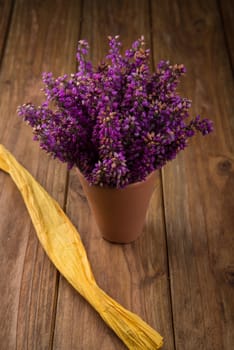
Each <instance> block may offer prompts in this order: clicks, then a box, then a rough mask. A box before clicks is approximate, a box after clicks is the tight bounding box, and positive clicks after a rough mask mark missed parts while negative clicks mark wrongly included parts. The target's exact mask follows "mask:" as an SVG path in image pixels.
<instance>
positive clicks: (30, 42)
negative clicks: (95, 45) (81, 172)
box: [0, 0, 79, 350]
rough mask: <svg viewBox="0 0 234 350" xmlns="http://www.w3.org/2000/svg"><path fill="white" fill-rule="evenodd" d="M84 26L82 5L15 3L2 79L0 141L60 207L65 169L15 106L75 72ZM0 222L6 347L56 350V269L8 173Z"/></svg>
mask: <svg viewBox="0 0 234 350" xmlns="http://www.w3.org/2000/svg"><path fill="white" fill-rule="evenodd" d="M51 14H53V16H51ZM77 22H78V23H79V3H78V2H77V1H70V2H69V3H67V2H63V1H49V2H46V1H45V2H41V1H23V0H21V1H20V0H18V1H16V3H15V7H14V13H13V17H12V23H11V27H10V32H9V37H8V41H7V46H6V48H5V53H4V59H3V62H2V70H1V75H0V95H1V99H0V121H1V123H0V142H1V143H3V144H4V145H5V146H6V147H7V148H8V149H10V151H12V152H13V154H14V155H16V157H17V159H18V160H19V161H20V162H22V163H23V164H24V165H25V166H26V168H27V169H28V170H29V171H30V172H31V173H32V174H33V175H34V176H35V177H36V178H37V179H38V181H39V182H40V183H41V184H42V185H43V186H44V187H45V188H46V189H47V190H48V191H49V192H50V193H51V194H52V196H54V198H56V199H57V200H58V201H59V202H60V203H61V205H63V202H64V193H65V182H66V166H64V165H60V164H58V163H57V162H55V161H54V160H52V159H50V158H49V157H48V156H47V155H46V154H44V153H43V152H42V151H41V150H40V149H39V146H38V144H36V143H34V142H33V141H32V133H31V129H30V128H28V127H27V126H26V125H24V123H23V122H22V121H21V120H20V119H19V118H18V116H17V115H16V108H17V106H18V105H19V104H22V103H24V102H27V101H30V100H31V101H32V102H34V103H39V102H41V101H42V94H40V88H41V87H42V83H41V77H40V76H41V72H42V71H44V70H48V71H53V72H54V73H55V74H57V73H63V72H64V71H67V70H68V71H69V70H72V69H74V67H75V62H74V60H73V58H72V57H74V55H75V50H76V40H77V37H78V28H79V25H77ZM68 37H69V38H70V40H67V38H68ZM64 52H65V53H66V54H64ZM0 218H1V219H0V241H1V245H0V265H1V279H0V295H1V303H0V348H1V350H12V349H16V348H17V349H40V350H41V349H49V348H50V343H51V341H52V334H53V332H52V330H53V325H54V308H55V306H56V293H57V271H56V269H55V268H54V266H53V265H52V264H51V263H50V261H49V259H48V258H47V257H46V255H45V254H44V252H43V250H42V248H41V246H40V245H39V243H38V240H37V238H36V234H35V231H34V229H33V227H32V225H31V222H30V218H29V216H28V213H27V211H26V208H25V206H24V204H23V201H22V199H21V198H20V194H19V193H18V190H17V188H16V187H15V185H14V184H13V183H12V181H11V179H10V178H9V177H8V176H7V175H5V174H3V173H2V172H1V173H0Z"/></svg>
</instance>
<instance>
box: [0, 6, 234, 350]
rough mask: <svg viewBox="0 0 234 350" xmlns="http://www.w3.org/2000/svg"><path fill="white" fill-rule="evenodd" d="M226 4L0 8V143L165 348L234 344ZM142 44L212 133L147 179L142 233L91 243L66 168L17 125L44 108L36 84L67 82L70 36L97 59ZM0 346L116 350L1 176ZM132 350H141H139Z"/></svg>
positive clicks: (106, 285) (72, 48)
mask: <svg viewBox="0 0 234 350" xmlns="http://www.w3.org/2000/svg"><path fill="white" fill-rule="evenodd" d="M231 4H232V1H231V0H224V1H221V0H220V1H215V0H206V1H203V0H200V1H198V0H195V1H192V0H191V1H189V0H187V1H186V0H184V1H183V0H171V1H170V0H161V1H160V0H151V1H150V0H149V1H147V0H145V1H144V0H119V1H117V0H116V1H114V0H112V1H111V0H106V1H103V0H96V1H95V0H83V1H82V0H67V1H66V0H44V1H41V0H29V1H27V0H15V1H13V0H12V1H11V0H5V1H4V0H3V1H0V143H2V144H4V145H5V146H6V147H7V148H8V149H9V150H10V151H11V152H13V154H14V155H15V156H16V157H17V159H18V160H19V161H20V162H21V163H22V164H23V165H24V166H25V167H26V168H27V169H28V170H29V171H30V172H31V173H32V174H33V175H34V176H35V177H36V179H37V180H38V181H39V182H40V183H41V184H42V185H43V186H44V187H45V188H46V189H47V190H48V192H49V193H50V194H51V195H52V196H53V197H54V198H55V199H56V200H58V201H59V203H60V204H61V206H62V207H63V208H64V209H65V211H66V213H67V214H68V216H69V217H70V218H71V219H72V221H73V223H74V224H75V225H76V227H77V228H78V230H79V232H80V235H81V237H82V240H83V242H84V244H85V247H86V249H87V253H88V256H89V259H90V262H91V265H92V268H93V271H94V274H95V276H96V279H97V281H98V283H99V285H100V286H101V287H102V288H103V289H104V290H105V291H106V292H108V293H109V294H110V295H111V296H112V297H114V298H116V300H118V301H119V302H120V303H121V304H122V305H124V306H125V307H127V308H128V309H130V310H132V311H134V312H136V313H137V314H139V315H140V316H141V317H142V318H143V319H144V320H145V321H147V322H148V323H149V324H150V325H151V326H152V327H154V328H155V329H157V330H158V331H159V332H160V333H161V334H162V335H163V336H164V338H165V345H164V349H165V350H221V349H223V350H232V349H233V346H234V345H233V344H234V331H233V329H234V322H233V320H234V293H233V287H234V259H233V252H234V245H233V231H234V219H233V218H234V200H233V194H234V153H233V148H234V133H233V129H234V119H233V112H234V108H233V107H234V99H233V75H232V68H233V61H234V47H233V46H234V42H233V36H234V30H233V26H234V15H233V12H234V10H233V6H232V5H231ZM115 34H120V35H121V39H122V40H123V43H124V47H125V48H126V47H127V46H128V45H130V44H131V43H132V41H134V40H135V39H137V38H138V37H139V36H140V35H141V34H144V35H145V38H146V41H147V44H148V46H149V47H150V48H151V52H152V64H154V65H155V64H156V63H157V62H158V61H159V60H160V59H170V60H171V62H173V63H184V64H185V66H186V67H187V71H188V73H187V76H186V77H185V78H184V80H183V83H182V84H181V89H180V90H181V93H182V94H183V95H184V96H186V97H189V98H191V99H192V100H193V107H192V111H191V112H192V113H193V115H194V114H199V113H201V115H202V116H204V117H210V118H212V119H213V120H214V122H215V132H214V133H213V134H212V135H210V136H208V137H206V138H203V137H202V136H197V137H196V138H194V139H193V140H192V142H191V144H190V147H189V148H188V149H186V151H185V152H183V153H182V154H180V155H179V156H178V157H177V159H176V160H174V161H173V162H171V163H169V164H168V165H167V166H166V167H164V169H163V171H162V172H158V178H157V187H156V190H155V193H154V196H153V198H152V201H151V204H150V208H149V211H148V214H147V220H146V225H145V228H144V234H143V235H142V236H141V238H140V239H138V240H137V241H136V242H135V243H133V244H131V245H126V246H118V245H110V244H108V243H107V242H105V241H103V240H102V239H101V238H100V235H99V233H98V231H97V228H96V225H95V222H94V221H93V218H92V216H91V215H90V211H89V209H88V206H87V202H86V200H85V198H84V196H83V193H82V190H81V187H80V184H79V182H78V179H77V177H76V174H75V172H74V171H71V172H70V174H68V173H67V169H66V166H65V165H63V164H60V163H59V162H57V161H54V160H52V159H50V158H49V157H48V156H47V155H46V154H44V152H43V151H41V150H40V149H39V146H38V144H37V143H34V142H33V141H32V134H31V129H30V128H28V127H27V126H26V125H25V124H24V123H22V121H21V120H20V119H19V118H18V117H17V115H16V108H17V106H18V105H20V104H22V103H24V102H27V101H33V102H34V103H40V102H41V101H42V99H43V96H42V93H41V92H40V88H41V87H42V83H41V73H42V72H43V71H53V72H54V73H55V74H57V75H61V74H63V73H65V72H67V73H70V72H74V71H75V69H76V61H75V52H76V47H77V41H78V39H80V38H86V39H88V41H89V43H90V46H91V58H92V60H93V61H94V62H96V63H97V62H98V61H99V60H100V59H101V58H102V57H103V55H104V54H105V50H106V48H107V36H108V35H115ZM0 298H1V299H0V349H1V350H13V349H17V350H18V349H22V350H24V349H29V350H32V349H37V350H42V349H43V350H44V349H46V350H47V349H48V350H49V349H54V350H73V349H74V350H75V349H79V350H82V349H83V350H96V349H101V350H115V349H124V348H125V347H124V345H123V344H122V343H121V342H120V340H119V339H118V338H117V337H116V336H115V334H114V333H112V331H111V330H109V328H108V327H107V326H106V325H105V324H104V323H103V321H102V320H101V319H100V317H99V316H98V315H97V314H96V312H95V311H94V310H93V309H92V308H91V307H90V306H89V305H88V304H87V303H86V302H85V301H84V300H83V299H82V298H81V297H80V296H79V294H78V293H76V292H75V291H74V290H73V289H72V287H71V286H70V285H69V284H68V283H67V282H66V281H65V280H64V278H63V277H61V276H60V275H59V273H58V272H57V271H56V269H55V268H54V266H53V265H52V264H51V262H50V261H49V259H48V258H47V256H46V255H45V253H44V251H43V249H42V248H41V246H40V244H39V243H38V240H37V237H36V234H35V231H34V228H33V226H32V224H31V221H30V218H29V215H28V213H27V211H26V209H25V206H24V203H23V201H22V199H21V196H20V194H19V192H18V190H17V189H16V187H15V185H14V184H13V182H12V180H11V179H10V177H9V176H7V175H6V174H4V173H3V172H0ZM143 350H144V349H143Z"/></svg>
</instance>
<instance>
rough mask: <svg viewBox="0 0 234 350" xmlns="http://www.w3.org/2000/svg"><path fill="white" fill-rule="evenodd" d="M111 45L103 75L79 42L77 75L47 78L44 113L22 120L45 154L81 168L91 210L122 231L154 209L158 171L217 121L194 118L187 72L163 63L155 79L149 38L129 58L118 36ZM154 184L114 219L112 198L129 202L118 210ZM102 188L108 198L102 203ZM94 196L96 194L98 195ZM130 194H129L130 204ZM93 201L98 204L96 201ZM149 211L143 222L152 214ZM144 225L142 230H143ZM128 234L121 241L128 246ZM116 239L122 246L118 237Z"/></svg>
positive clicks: (26, 112) (28, 112)
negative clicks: (184, 91)
mask: <svg viewBox="0 0 234 350" xmlns="http://www.w3.org/2000/svg"><path fill="white" fill-rule="evenodd" d="M108 39H109V52H108V54H107V55H106V57H105V60H104V61H103V62H101V63H100V64H99V65H98V66H97V68H94V67H93V65H92V64H91V62H89V61H88V60H87V55H88V50H89V46H88V43H87V41H85V40H80V41H79V44H78V49H77V55H76V57H77V60H78V70H77V72H76V73H74V74H70V75H63V76H61V77H58V78H55V77H54V76H53V75H52V73H44V74H43V82H44V84H45V87H44V89H43V90H44V92H45V95H46V100H45V102H44V103H43V104H42V105H41V106H39V107H36V106H35V105H33V104H31V103H27V104H24V105H22V106H20V107H19V109H18V113H19V115H20V116H21V117H23V118H24V120H25V121H26V122H27V123H29V124H30V125H31V126H32V128H33V132H34V139H35V140H37V141H39V142H40V146H41V148H42V149H44V150H45V151H47V152H48V153H50V154H52V155H53V156H54V157H56V158H58V159H60V160H61V161H63V162H66V163H67V164H68V167H69V169H71V168H72V167H73V166H75V167H77V168H78V169H79V177H80V180H81V183H82V184H83V187H84V189H85V192H86V194H87V196H88V199H90V202H91V208H92V209H94V207H95V204H92V202H96V203H98V204H97V205H96V207H97V208H99V209H100V210H101V211H103V210H104V211H107V212H108V213H107V214H108V215H107V216H109V217H110V216H112V217H113V219H114V220H115V224H114V225H116V224H117V229H118V231H120V228H121V230H123V226H126V225H127V224H126V221H128V218H129V221H131V220H133V221H134V220H135V217H136V214H134V213H136V212H137V213H138V211H137V208H136V207H135V206H134V203H136V202H142V203H143V202H144V203H143V206H146V207H147V205H148V202H149V198H150V196H151V194H152V188H153V183H154V181H153V180H152V176H153V175H152V174H154V171H155V170H157V169H160V168H162V166H163V165H165V164H166V162H167V161H169V160H172V159H174V158H175V157H176V155H177V154H178V153H179V152H180V151H181V150H183V149H184V148H185V147H186V146H187V144H188V140H189V138H190V137H192V136H193V135H194V134H195V133H196V132H197V131H198V132H201V133H202V134H203V135H206V134H208V133H209V132H211V131H212V128H213V126H212V122H211V121H210V120H208V119H203V120H202V119H201V118H200V116H196V117H195V118H189V108H190V106H191V101H190V100H189V99H187V98H184V97H181V96H180V95H179V94H178V92H177V85H178V83H179V79H180V77H181V76H182V75H184V73H185V67H184V65H182V64H180V65H178V64H175V65H172V64H170V62H169V61H160V62H159V63H158V65H157V67H156V69H155V72H151V71H150V63H149V56H150V51H149V49H145V42H144V37H143V36H142V37H141V38H140V39H138V40H136V41H135V42H134V43H133V44H132V47H131V48H130V49H127V50H126V51H125V53H124V54H121V42H120V41H119V36H115V37H109V38H108ZM188 119H189V120H188ZM148 179H151V180H149V181H150V183H151V184H150V185H149V187H150V188H151V189H148V190H146V191H145V190H144V189H142V190H139V191H140V192H141V193H145V192H147V196H146V197H147V198H145V199H143V200H142V199H140V200H137V197H135V198H134V200H133V202H132V203H130V202H129V203H128V207H131V206H133V207H132V209H131V212H128V213H127V214H126V215H125V219H124V220H123V221H122V224H121V220H120V215H123V213H125V212H126V210H125V209H124V210H122V211H121V213H118V209H113V211H114V213H113V215H111V213H112V210H111V206H110V205H111V204H112V205H113V203H114V202H113V201H114V200H115V199H113V198H111V199H110V200H109V201H108V199H107V197H108V196H109V194H110V193H112V194H114V196H115V197H116V198H117V196H118V195H117V193H120V194H121V196H123V198H122V199H121V200H120V202H119V203H117V206H119V205H120V206H122V205H123V203H124V202H126V200H127V199H128V198H129V195H130V192H132V190H130V192H129V193H128V192H124V191H123V190H124V189H126V191H127V189H128V188H130V189H132V188H135V187H137V186H136V185H137V184H143V183H147V181H148ZM145 180H146V181H145ZM102 188H103V190H104V191H105V193H106V195H105V196H106V197H105V199H104V200H99V199H97V198H99V193H100V190H101V189H102ZM92 191H96V192H95V193H94V194H92V193H91V192H92ZM123 193H127V194H126V196H125V197H124V195H123ZM92 196H94V197H95V198H96V199H95V200H94V201H92V199H91V197H92ZM115 197H114V198H115ZM117 202H118V200H117ZM101 208H102V209H101ZM143 212H144V213H143V217H144V215H145V212H146V210H145V209H144V210H143ZM99 216H100V215H99V214H98V215H96V219H97V221H98V223H99V227H101V231H102V233H103V232H104V231H105V230H107V231H108V230H110V229H109V228H108V229H105V227H104V226H105V224H104V223H103V222H102V219H99V218H98V217H99ZM141 221H142V219H141ZM143 221H144V220H143ZM114 225H112V226H114ZM141 226H142V225H140V224H139V225H138V224H137V227H140V230H141V229H142V227H141ZM108 227H109V226H108ZM135 229H136V226H134V227H133V226H132V230H133V231H134V230H135ZM129 230H130V229H129ZM140 230H138V231H140ZM124 231H126V230H124ZM127 231H128V229H127ZM125 234H126V232H123V234H122V237H121V238H120V241H124V237H125ZM104 237H105V234H104ZM113 237H114V238H113ZM112 238H113V239H112ZM112 238H110V240H112V241H118V239H117V240H116V238H115V234H113V235H112ZM130 240H132V237H131V238H130ZM127 241H129V239H127Z"/></svg>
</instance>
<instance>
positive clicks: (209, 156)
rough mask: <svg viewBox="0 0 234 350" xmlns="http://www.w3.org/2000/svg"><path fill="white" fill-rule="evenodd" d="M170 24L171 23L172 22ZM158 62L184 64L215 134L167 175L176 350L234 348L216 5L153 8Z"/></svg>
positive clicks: (231, 168)
mask: <svg viewBox="0 0 234 350" xmlns="http://www.w3.org/2000/svg"><path fill="white" fill-rule="evenodd" d="M166 19H168V20H166ZM152 23H153V33H154V35H153V45H154V52H155V56H157V59H158V60H159V59H161V58H165V59H170V60H171V61H172V62H174V63H182V62H183V63H184V64H185V66H186V67H187V71H188V73H187V77H186V78H184V82H183V84H182V87H181V89H180V91H181V92H182V93H183V95H184V96H187V97H189V98H191V99H192V100H193V108H192V113H193V114H195V113H196V114H199V113H201V115H202V116H203V117H211V118H212V119H213V120H214V122H215V132H214V133H213V135H210V136H209V137H207V138H202V136H198V137H197V138H196V139H194V140H192V142H191V144H190V148H189V149H187V150H186V151H185V152H184V153H183V154H181V155H179V157H178V158H177V160H175V161H174V162H172V163H170V164H168V165H167V166H166V167H165V168H164V170H163V185H164V202H165V215H166V225H167V237H168V238H167V239H168V254H169V262H170V279H171V283H172V285H171V287H172V300H173V319H174V329H175V341H176V348H177V349H186V350H187V349H189V350H195V349H206V350H213V349H227V350H231V349H232V348H233V344H234V332H233V329H234V327H233V326H234V325H233V314H234V293H233V273H234V259H233V249H234V246H233V227H234V220H233V212H234V203H233V192H234V154H233V149H234V142H233V141H234V138H233V135H234V133H233V132H234V130H233V127H234V123H233V110H234V106H233V102H234V101H233V81H232V77H231V67H230V65H229V60H228V55H227V50H226V47H225V45H224V41H223V32H222V26H221V22H220V15H219V13H218V9H217V7H216V2H215V1H211V0H208V1H205V2H202V1H193V2H183V3H182V2H180V1H174V2H173V4H172V3H171V2H170V1H164V2H163V3H162V2H161V1H152Z"/></svg>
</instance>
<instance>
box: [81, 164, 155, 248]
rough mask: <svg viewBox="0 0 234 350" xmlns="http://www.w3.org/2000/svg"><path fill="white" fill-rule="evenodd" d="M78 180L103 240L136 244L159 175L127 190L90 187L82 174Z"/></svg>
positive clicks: (126, 188)
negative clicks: (134, 242)
mask: <svg viewBox="0 0 234 350" xmlns="http://www.w3.org/2000/svg"><path fill="white" fill-rule="evenodd" d="M78 176H79V180H80V182H81V185H82V187H83V190H84V193H85V195H86V197H87V200H88V203H89V206H90V209H91V211H92V213H93V215H94V218H95V220H96V223H97V225H98V227H99V230H100V232H101V234H102V236H103V238H104V239H106V240H108V241H110V242H113V243H130V242H132V241H134V240H136V239H137V238H138V236H139V235H140V234H141V232H142V230H143V226H144V221H145V216H146V212H147V208H148V205H149V201H150V198H151V196H152V194H153V191H154V187H155V180H156V172H155V171H154V172H152V173H151V174H150V175H149V176H148V177H147V178H146V180H145V181H142V182H138V183H134V184H131V185H128V186H127V187H125V188H123V189H115V188H108V187H99V186H90V185H89V183H88V182H87V180H86V179H85V178H84V176H83V175H82V174H81V173H80V171H79V170H78Z"/></svg>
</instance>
